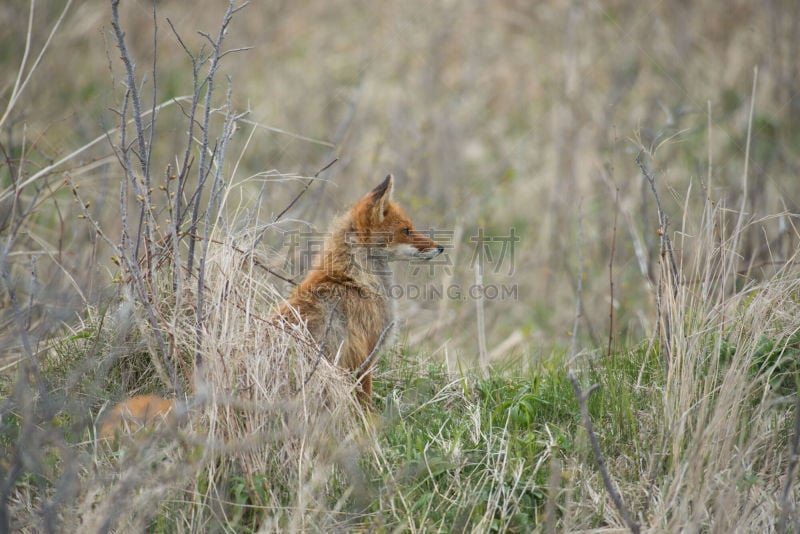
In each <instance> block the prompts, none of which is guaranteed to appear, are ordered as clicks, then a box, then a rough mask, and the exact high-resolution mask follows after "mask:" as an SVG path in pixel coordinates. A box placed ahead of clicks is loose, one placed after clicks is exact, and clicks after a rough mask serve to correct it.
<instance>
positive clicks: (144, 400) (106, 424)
mask: <svg viewBox="0 0 800 534" xmlns="http://www.w3.org/2000/svg"><path fill="white" fill-rule="evenodd" d="M174 408H175V403H174V401H171V400H167V399H162V398H161V397H157V396H155V395H138V396H136V397H131V398H130V399H128V400H126V401H124V402H121V403H119V404H117V405H116V406H114V408H112V410H111V411H110V412H108V414H106V415H105V417H103V424H102V425H101V426H100V432H99V433H98V436H99V437H100V439H113V438H114V435H115V434H116V433H117V431H123V430H125V431H129V432H131V433H133V432H136V431H138V430H139V429H141V428H145V427H151V426H158V425H159V424H161V423H162V422H163V421H165V420H167V419H169V418H171V417H174Z"/></svg>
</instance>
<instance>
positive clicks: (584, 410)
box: [568, 370, 640, 534]
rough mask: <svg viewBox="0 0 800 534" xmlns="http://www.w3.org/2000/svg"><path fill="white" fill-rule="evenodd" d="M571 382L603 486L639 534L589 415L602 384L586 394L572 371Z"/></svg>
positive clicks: (630, 525)
mask: <svg viewBox="0 0 800 534" xmlns="http://www.w3.org/2000/svg"><path fill="white" fill-rule="evenodd" d="M568 376H569V380H570V382H572V388H573V389H574V390H575V396H576V397H578V404H579V406H580V409H581V416H582V417H583V425H584V427H585V428H586V433H587V434H588V435H589V441H590V443H591V444H592V454H594V459H595V462H597V469H598V470H599V471H600V476H602V477H603V485H604V486H605V487H606V491H607V492H608V494H609V495H610V496H611V501H612V502H613V503H614V506H615V507H616V509H617V511H618V512H619V513H620V514H621V515H622V518H623V520H624V521H625V524H626V525H627V526H628V528H629V529H630V531H631V532H633V533H634V534H639V532H640V527H639V523H637V522H636V521H634V520H633V518H632V517H631V514H630V512H629V511H628V509H627V508H626V507H625V503H624V502H622V497H621V496H620V494H619V491H617V488H616V487H614V482H613V481H612V480H611V477H610V476H609V474H608V469H607V468H606V460H605V458H604V457H603V451H601V450H600V443H599V441H598V440H597V435H596V434H595V433H594V427H593V426H592V418H591V416H590V415H589V405H588V400H589V397H590V396H591V395H592V393H594V391H595V390H596V389H598V388H599V387H600V384H594V385H593V386H591V387H590V388H589V390H588V391H587V392H586V393H584V392H583V391H582V390H581V386H580V384H579V383H578V379H577V378H576V377H575V374H574V373H573V372H572V371H571V370H570V371H569V374H568Z"/></svg>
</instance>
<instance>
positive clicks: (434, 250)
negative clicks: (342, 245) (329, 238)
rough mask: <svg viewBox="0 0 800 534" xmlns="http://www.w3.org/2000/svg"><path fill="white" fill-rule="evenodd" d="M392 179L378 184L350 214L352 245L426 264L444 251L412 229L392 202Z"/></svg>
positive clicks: (405, 217) (409, 220)
mask: <svg viewBox="0 0 800 534" xmlns="http://www.w3.org/2000/svg"><path fill="white" fill-rule="evenodd" d="M393 189H394V178H393V177H392V175H391V174H390V175H388V176H387V177H386V179H384V180H383V182H381V184H380V185H379V186H378V187H376V188H375V189H373V190H372V191H370V192H369V193H367V195H366V196H365V197H364V198H362V199H361V200H359V201H358V202H356V204H355V205H354V206H353V209H352V210H351V212H350V213H351V230H352V232H351V236H350V240H351V242H353V243H356V244H359V245H362V246H367V247H380V248H385V249H386V252H387V253H388V255H389V257H391V258H398V259H399V258H409V259H410V258H419V259H426V260H429V259H431V258H435V257H436V256H438V255H439V254H441V253H442V251H444V247H443V246H442V245H440V244H438V243H436V242H435V241H433V240H432V239H430V238H428V237H427V236H426V235H424V234H422V233H420V232H418V231H417V230H415V229H414V225H413V224H412V223H411V219H409V218H408V215H406V213H405V211H403V209H402V208H401V207H400V206H398V205H397V203H396V202H394V201H393V200H392V191H393Z"/></svg>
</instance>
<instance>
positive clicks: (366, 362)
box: [353, 321, 394, 380]
mask: <svg viewBox="0 0 800 534" xmlns="http://www.w3.org/2000/svg"><path fill="white" fill-rule="evenodd" d="M392 327H394V321H392V322H390V323H389V324H387V325H386V326H385V327H384V328H383V331H382V332H381V335H380V337H378V342H377V343H375V347H374V348H373V349H372V352H370V353H369V356H367V359H366V360H364V363H362V364H361V365H359V366H358V368H357V369H356V370H355V372H354V373H353V374H355V375H356V376H357V377H359V380H360V379H361V376H362V373H363V372H364V371H365V370H367V369H369V368H370V366H371V365H372V360H374V359H375V357H376V356H377V355H378V352H379V351H380V349H381V345H383V338H384V337H386V333H387V332H389V330H391V329H392Z"/></svg>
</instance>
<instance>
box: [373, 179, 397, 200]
mask: <svg viewBox="0 0 800 534" xmlns="http://www.w3.org/2000/svg"><path fill="white" fill-rule="evenodd" d="M393 181H394V176H392V175H391V174H387V175H386V178H384V180H383V181H382V182H381V183H380V185H379V186H378V187H376V188H375V189H373V190H372V194H373V195H374V196H376V197H382V196H383V195H384V194H385V193H386V190H387V189H389V187H391V185H392V182H393Z"/></svg>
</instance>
